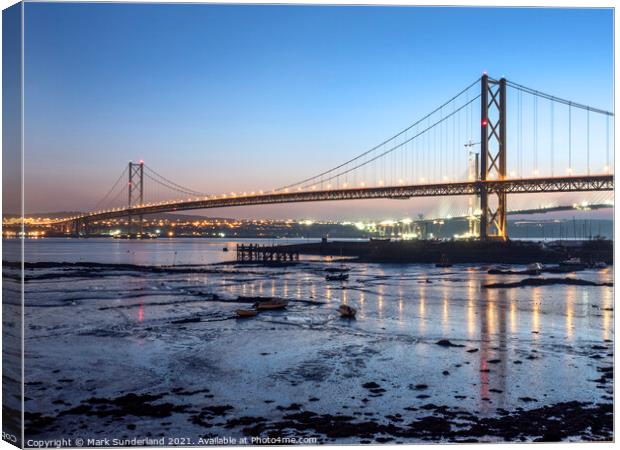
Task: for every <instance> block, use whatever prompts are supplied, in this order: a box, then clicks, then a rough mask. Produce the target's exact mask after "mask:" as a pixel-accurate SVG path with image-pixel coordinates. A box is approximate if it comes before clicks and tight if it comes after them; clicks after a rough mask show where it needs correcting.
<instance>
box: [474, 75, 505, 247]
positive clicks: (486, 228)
mask: <svg viewBox="0 0 620 450" xmlns="http://www.w3.org/2000/svg"><path fill="white" fill-rule="evenodd" d="M480 105H481V107H482V109H481V120H480V160H481V161H480V191H479V192H480V194H479V195H480V209H481V210H482V214H481V216H480V239H482V240H487V239H500V240H506V239H507V238H508V233H507V229H506V209H507V208H506V206H507V205H506V193H505V192H497V191H496V192H492V191H490V190H489V189H488V188H487V186H486V183H485V182H486V181H487V180H503V179H505V178H506V79H505V78H502V79H500V80H499V81H497V80H494V79H491V78H489V76H488V75H487V74H484V75H482V78H481V93H480Z"/></svg>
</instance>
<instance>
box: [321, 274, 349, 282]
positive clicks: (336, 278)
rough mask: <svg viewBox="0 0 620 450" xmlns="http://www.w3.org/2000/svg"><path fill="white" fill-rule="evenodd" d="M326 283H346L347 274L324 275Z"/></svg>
mask: <svg viewBox="0 0 620 450" xmlns="http://www.w3.org/2000/svg"><path fill="white" fill-rule="evenodd" d="M325 279H326V280H327V281H346V280H348V279H349V274H348V273H339V274H337V275H325Z"/></svg>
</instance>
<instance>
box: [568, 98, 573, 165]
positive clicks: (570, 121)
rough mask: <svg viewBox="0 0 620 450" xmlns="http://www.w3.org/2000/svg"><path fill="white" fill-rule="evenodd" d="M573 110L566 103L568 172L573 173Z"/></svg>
mask: <svg viewBox="0 0 620 450" xmlns="http://www.w3.org/2000/svg"><path fill="white" fill-rule="evenodd" d="M572 129H573V112H572V107H571V105H570V104H569V105H568V173H569V174H572V173H573V136H572V135H573V133H572Z"/></svg>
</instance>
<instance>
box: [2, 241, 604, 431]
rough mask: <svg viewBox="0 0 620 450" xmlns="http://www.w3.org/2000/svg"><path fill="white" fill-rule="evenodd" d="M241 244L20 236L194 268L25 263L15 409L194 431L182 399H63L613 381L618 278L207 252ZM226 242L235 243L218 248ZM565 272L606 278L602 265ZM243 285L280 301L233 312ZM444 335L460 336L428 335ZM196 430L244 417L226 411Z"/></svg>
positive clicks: (300, 396)
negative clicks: (85, 404) (282, 262)
mask: <svg viewBox="0 0 620 450" xmlns="http://www.w3.org/2000/svg"><path fill="white" fill-rule="evenodd" d="M249 241H251V242H257V240H249ZM237 242H239V241H231V240H203V239H161V240H154V241H112V240H97V239H88V240H72V239H44V240H32V241H28V242H27V243H26V259H27V260H28V261H71V262H80V261H88V262H104V263H131V264H141V265H170V264H173V263H174V264H176V265H180V264H204V265H205V266H204V267H200V268H199V269H200V270H198V271H192V270H189V269H190V268H187V269H188V270H185V269H184V268H182V267H179V268H177V269H176V270H177V271H175V272H166V273H153V272H132V271H125V270H115V269H114V268H112V267H111V268H109V269H101V270H97V271H96V272H89V271H88V270H87V271H84V270H78V269H76V268H49V269H37V270H31V271H28V273H27V275H28V276H31V277H32V279H31V280H29V281H28V283H27V285H26V292H27V300H26V321H27V342H26V347H27V349H28V355H27V369H26V378H27V381H28V382H29V384H28V385H27V392H26V395H27V397H28V398H29V400H28V401H27V402H26V409H27V410H28V411H30V412H33V413H35V412H36V413H42V414H44V415H46V416H54V417H56V416H57V417H56V419H55V422H54V423H55V424H56V425H57V428H56V429H52V428H44V429H43V430H42V435H43V436H46V437H54V436H57V435H58V433H59V432H60V431H59V430H61V431H70V432H77V431H78V430H79V429H80V427H82V426H83V424H84V423H86V424H87V426H88V427H89V429H91V430H92V433H93V434H94V435H106V434H107V435H110V434H114V433H117V434H128V435H129V436H133V435H140V434H142V435H143V434H144V433H146V432H155V431H160V430H163V431H164V432H165V433H177V434H178V435H188V436H198V435H203V434H204V433H205V432H206V430H205V429H204V428H203V427H202V426H201V425H199V424H196V423H194V422H193V421H192V420H191V418H190V417H189V415H188V414H184V413H178V414H174V415H173V417H172V418H170V420H167V421H166V423H167V425H162V424H161V423H160V421H153V420H152V419H140V420H134V419H132V420H133V421H134V422H137V423H136V425H137V428H136V430H135V431H132V432H128V431H127V430H126V429H125V427H124V425H119V424H118V423H114V422H111V423H108V422H106V421H101V420H96V418H89V417H76V416H73V415H68V414H62V411H63V410H65V409H67V408H69V407H73V406H76V405H79V404H80V402H82V401H84V400H85V399H88V398H91V397H104V398H114V397H118V396H121V395H124V394H127V393H151V394H153V393H157V394H159V393H168V394H169V393H170V392H172V390H174V389H177V390H178V389H184V390H187V391H199V390H201V389H204V388H205V387H208V389H209V392H210V394H209V395H210V396H211V397H209V398H205V396H204V395H202V394H200V395H199V394H196V395H193V394H192V395H190V396H188V397H187V398H179V397H178V396H173V395H170V397H168V398H167V399H168V401H171V402H181V403H182V402H190V403H191V404H198V405H201V404H209V405H213V404H218V405H224V404H226V405H232V406H233V407H234V410H233V413H231V414H233V415H234V417H241V416H247V415H255V416H256V415H258V416H262V417H266V418H267V419H270V420H271V419H274V420H275V419H276V418H278V417H281V415H282V410H281V409H278V407H285V406H287V405H289V404H291V403H293V402H295V403H300V404H303V405H304V408H307V409H311V410H312V411H317V412H322V413H324V412H329V413H338V412H346V413H348V414H354V413H356V412H359V413H360V414H362V413H363V414H366V413H372V414H373V415H376V417H383V416H385V415H389V414H393V413H394V412H399V413H402V414H406V415H408V416H406V417H415V416H416V414H420V413H421V412H414V411H413V410H411V409H409V410H406V409H405V408H407V407H411V406H412V405H417V406H419V405H421V404H425V403H433V404H436V405H447V406H449V407H458V408H464V409H466V410H468V411H471V412H474V413H476V414H480V415H491V416H492V415H494V414H496V413H497V410H498V408H504V409H507V410H514V409H515V408H520V407H523V408H529V407H540V406H542V405H546V404H554V403H558V402H562V401H572V400H579V401H592V402H595V403H598V402H605V401H610V400H611V397H610V395H611V392H612V387H613V386H612V385H611V384H607V385H605V386H601V385H600V384H597V383H596V382H595V381H594V380H595V379H596V378H599V377H600V373H599V369H600V368H601V367H607V366H611V365H612V362H613V344H612V343H611V340H613V337H614V329H613V288H610V287H600V286H586V287H583V286H547V287H535V288H530V287H528V288H518V289H483V288H482V287H481V286H482V285H483V284H484V283H489V282H495V281H500V280H501V281H516V280H519V279H520V278H521V277H520V276H497V275H495V276H492V275H488V274H487V273H486V268H484V267H480V266H478V265H457V266H455V267H452V268H444V269H439V268H435V267H434V266H428V265H417V264H408V265H379V264H350V267H351V268H352V270H351V272H350V279H349V281H347V282H344V283H333V282H326V281H325V278H324V273H325V272H324V268H325V267H326V266H327V265H329V264H331V262H330V261H328V260H314V261H304V262H302V263H300V264H299V265H297V266H293V267H286V268H264V267H256V266H252V267H251V266H207V264H210V263H216V262H222V261H225V260H230V259H234V257H235V253H234V246H235V244H236V243H237ZM245 242H248V241H245ZM269 242H271V241H269ZM279 242H284V241H279ZM288 242H299V241H288ZM6 243H7V241H5V245H6ZM224 246H227V247H229V248H230V250H231V251H230V252H227V253H225V252H222V248H223V247H224ZM203 269H204V270H203ZM570 276H577V277H579V278H582V279H588V280H592V281H597V282H603V281H612V278H613V274H612V270H611V269H610V268H607V269H602V270H588V271H583V272H579V273H578V274H572V275H570ZM5 284H7V283H5ZM10 288H11V286H10V283H9V286H8V287H5V289H10ZM211 294H217V296H218V298H216V299H213V298H212V297H211ZM254 295H260V296H279V297H285V298H287V299H289V300H290V304H289V307H288V308H287V309H286V310H285V311H282V312H267V313H264V314H260V315H259V316H257V317H256V318H253V319H248V320H238V319H235V318H234V310H235V309H237V308H240V307H247V304H245V303H243V302H240V301H238V296H254ZM341 303H347V304H350V305H353V306H355V307H356V308H358V310H359V312H358V317H357V320H355V321H345V320H342V319H340V318H339V317H338V315H337V314H336V308H337V307H338V305H340V304H341ZM188 320H197V321H196V322H189V321H188ZM441 339H448V340H450V341H451V342H452V343H454V344H456V345H459V346H461V347H447V348H446V347H442V346H439V345H437V344H436V342H437V341H439V340H441ZM468 350H469V351H468ZM63 380H65V381H63ZM66 380H70V381H66ZM370 381H373V382H376V383H377V384H379V385H381V387H382V388H384V389H385V390H386V392H385V393H383V394H381V395H380V396H371V397H368V391H367V390H366V389H364V388H363V387H362V385H363V384H364V383H367V382H370ZM418 384H424V385H427V386H428V388H427V389H425V390H424V392H422V393H420V392H418V391H416V390H414V389H413V388H412V386H414V385H418ZM61 399H62V401H63V402H66V405H65V404H62V403H59V400H61ZM310 399H312V400H310ZM364 399H365V400H364ZM523 399H529V400H523ZM208 431H209V432H211V433H215V434H218V433H224V434H226V435H234V433H238V432H239V431H238V429H236V428H233V429H232V430H231V429H224V428H222V426H221V425H220V426H217V425H213V426H212V427H211V428H209V430H208ZM342 442H355V441H354V440H353V441H346V440H344V441H342Z"/></svg>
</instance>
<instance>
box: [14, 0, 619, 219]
mask: <svg viewBox="0 0 620 450" xmlns="http://www.w3.org/2000/svg"><path fill="white" fill-rule="evenodd" d="M25 12H26V15H25V57H26V60H25V67H26V72H25V150H26V167H25V176H26V208H27V212H50V211H63V210H73V211H75V210H82V211H85V210H89V209H91V208H92V207H93V206H94V205H95V204H96V203H97V201H98V200H99V199H100V198H101V197H102V196H103V195H104V194H105V192H106V191H107V190H108V189H109V187H110V186H111V185H112V183H113V182H114V181H115V180H116V178H117V177H118V175H119V174H120V173H121V171H122V170H123V169H124V168H125V166H126V164H127V162H128V161H129V160H130V159H131V160H134V161H138V160H141V159H143V160H145V161H146V163H147V164H148V165H150V166H151V167H153V168H155V169H157V170H158V171H159V172H160V173H162V174H163V175H165V176H166V177H168V178H170V179H172V180H175V181H176V182H178V183H180V184H182V185H185V186H189V187H192V188H194V189H196V190H200V191H203V192H213V193H221V192H229V191H231V190H234V191H244V190H247V191H251V190H258V189H271V188H274V187H276V186H280V185H284V184H287V183H290V182H294V181H298V180H299V179H302V178H305V177H306V176H309V175H313V174H315V173H317V172H320V171H322V170H324V169H326V168H329V167H332V166H334V165H336V164H338V163H340V162H342V161H344V160H347V159H349V158H351V157H353V156H355V155H357V154H358V153H361V152H362V151H364V150H366V149H368V148H369V147H372V146H373V145H374V144H376V143H378V142H380V141H382V140H383V139H384V138H385V137H387V136H390V135H392V134H394V133H395V132H397V131H399V130H400V129H402V128H404V127H405V126H407V125H408V124H410V123H412V122H413V121H415V120H416V119H418V118H419V117H421V116H423V115H424V114H425V113H427V112H428V111H430V110H432V109H433V108H435V107H436V106H438V105H439V104H440V103H442V102H443V101H445V100H446V99H447V98H449V97H450V96H451V95H453V94H454V93H456V92H457V91H459V90H460V89H461V88H462V87H464V86H465V85H467V84H468V83H470V82H472V81H473V80H474V79H475V78H476V77H478V76H479V75H480V74H481V73H482V71H488V72H489V74H491V75H493V76H495V77H498V78H499V77H501V76H506V77H508V78H509V79H511V80H514V81H517V82H519V83H522V84H524V85H527V86H532V87H535V88H537V89H540V90H542V91H546V92H550V93H553V94H556V95H558V96H562V97H565V98H569V99H572V100H575V101H580V102H583V103H587V104H590V105H593V106H596V107H600V108H604V109H608V110H612V109H613V13H612V10H610V9H508V8H504V9H482V8H420V7H320V6H316V7H310V6H210V5H180V4H179V5H118V4H71V3H69V4H43V3H27V4H26V6H25ZM436 204H437V200H433V199H427V200H410V201H406V202H403V201H385V200H384V201H379V200H378V201H364V202H347V203H325V204H298V205H287V206H277V207H272V206H262V207H251V208H244V209H239V208H237V209H230V210H223V211H211V212H209V211H207V212H204V211H203V212H201V213H204V214H214V215H218V216H236V217H280V218H288V217H291V218H300V217H313V218H350V219H361V218H373V217H374V218H380V217H382V216H385V215H395V216H399V217H404V216H407V215H414V214H417V213H418V212H428V211H430V210H431V209H432V208H433V207H434V206H436Z"/></svg>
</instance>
